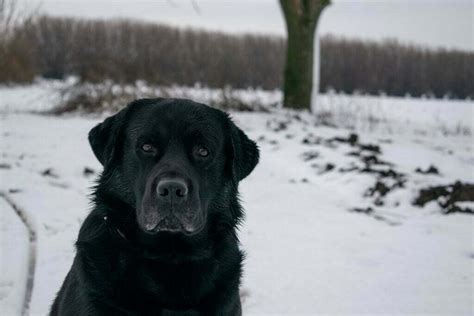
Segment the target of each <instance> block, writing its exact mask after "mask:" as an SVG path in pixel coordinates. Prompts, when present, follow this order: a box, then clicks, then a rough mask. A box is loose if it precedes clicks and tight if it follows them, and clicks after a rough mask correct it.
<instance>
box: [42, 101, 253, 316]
mask: <svg viewBox="0 0 474 316" xmlns="http://www.w3.org/2000/svg"><path fill="white" fill-rule="evenodd" d="M144 135H146V137H147V140H146V142H150V143H153V145H154V147H153V148H154V151H153V152H152V153H151V154H150V153H149V152H143V151H142V149H141V148H143V147H140V144H141V143H140V141H141V140H140V139H142V138H143V137H145V136H144ZM89 142H90V145H91V147H92V150H93V152H94V154H95V156H96V157H97V159H98V160H99V161H100V162H101V163H102V165H103V167H104V170H103V172H102V175H101V176H100V177H99V179H98V182H97V186H96V187H95V190H94V194H93V202H94V208H93V210H92V212H91V213H90V214H89V216H88V217H87V218H86V220H85V221H84V223H83V225H82V227H81V229H80V232H79V237H78V240H77V243H76V248H77V253H76V257H75V259H74V262H73V264H72V267H71V269H70V271H69V273H68V275H67V277H66V279H65V281H64V283H63V285H62V287H61V289H60V291H59V293H58V295H57V297H56V300H55V302H54V304H53V306H52V309H51V315H240V314H241V307H240V297H239V284H240V277H241V271H242V270H241V269H242V260H243V254H242V252H241V250H239V243H238V238H237V235H236V226H237V224H238V223H239V221H240V220H241V218H242V215H243V214H242V209H241V206H240V204H239V201H238V182H239V181H240V180H242V179H243V178H245V177H246V176H247V175H249V174H250V172H251V171H252V170H253V169H254V167H255V166H256V164H257V162H258V156H259V152H258V149H257V146H256V144H255V143H254V142H253V141H251V140H250V139H249V138H248V137H247V136H246V135H245V134H244V133H243V132H242V130H240V129H239V128H238V127H237V126H235V124H234V123H233V122H232V121H231V120H230V118H229V117H228V116H227V115H226V114H225V113H224V112H221V111H219V110H216V109H213V108H210V107H208V106H206V105H203V104H198V103H195V102H192V101H189V100H179V99H142V100H137V101H135V102H132V103H131V104H129V105H128V106H127V107H126V108H125V109H123V110H122V111H120V112H119V113H117V114H116V115H114V116H112V117H109V118H107V119H106V120H105V121H104V122H103V123H101V124H99V125H97V126H96V127H94V128H93V129H92V130H91V131H90V133H89ZM197 145H199V146H201V145H205V146H206V149H210V153H211V154H210V155H209V156H207V157H201V156H198V157H197V156H196V154H195V153H194V152H195V151H193V150H195V148H196V146H197ZM199 148H202V147H199ZM164 174H166V176H167V177H170V176H171V177H181V178H182V179H183V181H185V182H186V183H187V184H188V185H189V190H190V192H189V194H188V195H189V198H188V195H186V200H185V201H184V202H183V206H182V207H181V206H180V205H178V204H177V203H178V202H176V201H171V202H166V201H164V200H163V198H160V197H159V196H156V192H158V191H157V190H156V182H157V181H158V182H159V181H160V179H162V178H163V177H164V176H163V175H164ZM181 178H180V179H181ZM183 183H184V182H183ZM150 188H151V189H150ZM192 190H194V191H192ZM150 192H151V193H150ZM175 199H177V198H176V197H175ZM155 202H156V203H158V204H156V205H158V207H157V206H156V205H155ZM159 203H161V204H159ZM163 203H165V204H163ZM166 203H168V204H166ZM162 205H168V206H169V207H170V209H171V211H169V212H168V213H166V214H165V215H163V214H162V213H163V211H162ZM181 209H182V213H180V214H178V215H179V216H182V217H179V216H178V215H176V217H174V216H172V215H169V214H174V212H176V213H179V212H181ZM151 213H153V214H152V215H153V216H163V217H166V216H168V217H173V218H174V220H176V221H178V222H180V224H179V225H180V226H179V227H181V228H179V229H178V230H179V231H176V230H168V229H171V228H170V227H171V226H169V225H171V224H169V223H168V222H166V221H163V222H160V223H164V224H160V225H161V226H159V225H158V226H157V227H160V228H156V229H154V230H150V231H147V230H146V229H144V227H148V226H144V225H150V224H149V222H150V221H152V220H155V219H156V217H150V214H151ZM150 218H151V219H150ZM160 218H161V217H160ZM177 218H180V220H177ZM183 223H184V224H185V225H184V226H183ZM153 224H156V223H153ZM173 225H174V224H173ZM176 225H177V224H176ZM186 225H187V226H186ZM173 227H175V226H173ZM176 227H178V226H176ZM176 227H175V228H176ZM183 227H190V229H191V230H190V231H191V233H189V234H187V233H185V232H187V231H185V230H183Z"/></svg>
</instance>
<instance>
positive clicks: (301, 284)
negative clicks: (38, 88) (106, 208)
mask: <svg viewBox="0 0 474 316" xmlns="http://www.w3.org/2000/svg"><path fill="white" fill-rule="evenodd" d="M234 117H235V119H236V121H237V122H238V123H239V124H240V125H241V126H243V127H244V129H245V130H246V131H247V132H248V134H249V135H250V136H251V137H252V138H254V139H258V140H259V141H258V143H259V146H260V147H261V151H262V154H261V157H262V160H261V163H260V164H259V166H258V167H257V168H256V170H255V172H254V173H253V174H252V175H251V176H250V177H249V178H248V179H246V180H244V182H243V183H242V185H241V191H242V200H243V202H244V206H245V208H246V214H247V215H246V219H245V221H244V224H243V225H242V227H241V231H240V236H241V241H242V247H243V248H244V249H245V250H246V252H247V259H246V264H245V275H244V282H243V293H244V297H243V299H244V304H243V309H244V314H245V315H297V314H299V315H313V314H319V313H325V314H382V313H383V314H415V313H424V314H431V313H437V314H443V315H455V314H459V315H470V314H472V312H473V286H472V284H473V274H472V269H473V259H474V249H473V248H474V247H473V218H472V216H468V215H461V214H453V215H449V216H446V215H441V214H440V212H439V210H438V208H437V205H436V204H434V203H432V204H429V205H427V206H426V207H425V208H423V209H421V208H417V207H414V206H412V205H411V200H412V199H413V197H414V195H415V194H416V190H417V189H418V188H420V187H424V186H426V185H435V184H446V183H451V182H452V181H454V180H458V179H459V180H463V181H470V182H472V181H473V180H474V174H473V166H474V158H473V151H472V149H473V145H472V139H470V138H462V137H460V138H433V137H430V136H422V135H421V136H420V135H418V136H410V135H408V136H397V135H388V136H387V135H385V136H378V135H371V134H366V135H360V137H361V138H362V140H363V141H364V142H367V143H377V144H379V145H380V147H381V150H382V154H381V157H383V159H385V160H387V161H390V162H392V163H394V164H396V167H397V170H399V171H400V172H403V173H405V174H407V175H409V181H408V182H407V184H406V187H405V188H403V189H398V190H394V191H393V192H391V193H390V194H389V195H388V196H387V197H386V199H385V204H384V205H383V206H380V207H377V210H376V212H375V214H376V215H378V216H381V217H383V218H384V219H385V220H377V219H376V218H375V217H374V216H367V215H366V214H360V213H355V212H350V211H349V210H350V209H351V208H353V207H364V206H367V205H371V203H372V199H371V198H367V197H364V192H365V191H366V190H367V188H368V187H369V186H371V185H373V182H374V177H373V176H372V175H369V174H358V173H351V172H347V173H341V172H339V171H337V170H338V169H339V168H342V167H348V166H350V165H351V164H357V163H358V158H356V157H352V156H350V155H348V153H349V152H350V151H351V150H353V149H352V148H351V147H350V146H349V145H346V144H336V145H331V146H332V147H331V146H329V145H325V144H324V143H323V144H311V143H309V144H308V143H306V144H305V143H304V142H303V141H302V140H303V139H304V138H308V137H310V136H309V135H317V136H319V137H323V138H324V139H329V138H332V137H335V136H343V137H346V136H347V135H348V133H349V132H348V131H346V130H340V129H333V128H325V127H316V126H314V125H312V124H311V122H309V123H307V122H306V123H305V122H304V120H306V119H308V118H307V117H306V116H304V117H303V120H301V121H300V120H297V119H294V120H291V122H289V123H287V125H288V126H287V127H285V128H284V129H283V130H280V131H274V130H273V128H272V126H273V125H272V124H273V123H274V120H275V119H277V120H285V119H286V116H285V115H284V114H248V113H236V114H234ZM99 120H100V119H91V118H78V117H64V118H54V117H48V116H40V115H32V114H18V113H17V114H6V113H4V114H2V115H1V116H0V127H1V130H0V135H1V137H2V139H1V144H0V146H1V147H0V149H1V157H0V165H2V166H3V167H2V168H0V179H1V180H0V191H3V192H11V193H9V197H10V198H11V200H12V202H13V203H14V204H15V205H17V206H18V207H19V208H20V209H21V210H24V211H25V214H26V217H27V218H28V219H29V220H30V221H31V225H32V227H34V229H35V230H36V233H37V256H36V267H35V279H34V288H33V293H32V297H31V306H30V315H45V314H47V312H48V310H49V307H50V305H51V302H52V300H53V299H54V295H55V293H56V292H57V291H58V289H59V286H60V284H61V282H62V281H63V279H64V277H65V275H66V273H67V271H68V269H69V267H70V265H71V263H72V258H73V256H74V246H73V244H74V240H75V238H76V236H77V232H78V229H79V227H80V224H81V223H82V220H83V219H84V218H85V216H86V215H87V213H88V211H89V209H90V205H89V200H88V196H87V195H88V193H89V192H90V190H89V187H90V186H91V185H92V184H93V179H94V177H95V176H94V175H90V174H89V173H87V172H84V169H85V167H87V168H91V169H93V170H95V171H99V170H100V166H99V164H98V162H96V161H95V158H94V157H93V154H92V152H91V151H90V149H89V146H88V143H87V132H88V131H89V129H90V128H91V127H92V126H94V125H95V124H96V123H97V122H98V121H99ZM268 122H273V123H268ZM388 138H389V141H387V139H388ZM308 152H312V153H315V152H317V154H314V155H313V156H314V157H313V156H311V157H313V158H311V159H309V160H305V159H307V157H308V154H307V153H308ZM305 157H306V158H305ZM328 163H332V164H334V165H335V168H334V169H333V170H330V171H324V170H325V169H324V167H325V166H326V165H327V164H328ZM430 164H435V165H436V166H437V167H438V168H439V169H440V172H441V175H421V174H416V173H414V169H415V168H416V167H421V168H426V167H427V166H428V165H430ZM0 200H1V199H0ZM0 203H2V204H1V208H2V211H1V212H2V213H1V217H0V218H1V225H2V226H1V244H2V259H1V263H2V266H1V271H2V274H1V278H0V311H1V314H2V315H18V314H19V313H20V312H19V311H20V310H21V308H22V307H21V308H20V307H18V302H19V300H20V301H21V300H22V298H23V297H24V295H23V296H21V295H20V297H21V299H19V298H18V294H14V293H24V291H25V288H26V278H25V276H26V275H27V272H25V271H27V270H28V266H27V262H28V259H27V257H28V235H27V231H25V228H24V227H23V226H21V225H20V224H21V222H18V218H15V217H12V213H13V214H14V212H13V211H12V210H10V207H9V205H7V204H5V201H0ZM4 210H6V211H7V212H5V211H4ZM8 211H9V212H8ZM5 214H10V215H6V216H5ZM7 217H8V218H7ZM391 223H392V224H391ZM393 223H395V224H393ZM22 227H23V228H22ZM13 236H14V237H13ZM5 251H9V252H8V259H5V257H6V255H4V253H7V252H5ZM21 275H23V281H21V280H22V279H21V278H22V277H21ZM22 291H23V292H22ZM12 306H15V307H14V308H13V307H12ZM7 308H8V309H7ZM19 308H20V309H19ZM4 311H6V312H4Z"/></svg>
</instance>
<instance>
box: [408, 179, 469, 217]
mask: <svg viewBox="0 0 474 316" xmlns="http://www.w3.org/2000/svg"><path fill="white" fill-rule="evenodd" d="M431 201H437V202H438V205H439V206H440V207H441V208H442V210H443V213H445V214H450V213H467V214H474V209H473V208H471V207H462V206H460V205H459V204H457V202H474V184H472V183H462V182H460V181H457V182H455V183H454V184H450V185H444V186H434V187H429V188H426V189H421V190H420V192H419V194H418V197H417V198H416V199H415V201H414V202H413V204H414V205H417V206H421V207H423V206H424V205H425V204H426V203H428V202H431Z"/></svg>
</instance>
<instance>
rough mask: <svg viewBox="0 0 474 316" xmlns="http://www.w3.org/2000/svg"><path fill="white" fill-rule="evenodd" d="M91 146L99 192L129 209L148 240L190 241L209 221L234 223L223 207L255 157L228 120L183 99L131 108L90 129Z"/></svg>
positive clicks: (249, 144)
mask: <svg viewBox="0 0 474 316" xmlns="http://www.w3.org/2000/svg"><path fill="white" fill-rule="evenodd" d="M89 142H90V144H91V147H92V150H93V152H94V154H95V156H96V157H97V159H98V160H99V161H100V162H101V164H102V165H103V167H104V171H103V173H102V177H101V181H100V184H101V186H102V189H103V190H106V191H107V193H108V194H109V195H112V196H113V197H114V199H119V200H121V201H122V202H123V203H126V204H127V205H129V206H130V207H131V209H134V210H135V216H136V223H137V224H138V226H139V227H140V229H141V231H143V232H145V233H146V234H149V235H157V234H160V233H162V234H180V235H186V236H192V235H196V234H199V233H200V232H201V231H203V229H204V228H205V227H206V225H207V224H208V222H209V220H210V218H211V217H212V216H221V217H227V218H231V219H232V220H233V221H235V222H237V221H238V217H239V216H240V214H236V213H235V210H234V211H233V210H232V209H231V207H230V205H226V204H229V203H231V202H232V201H230V199H231V198H232V196H234V199H236V194H237V191H236V189H237V183H238V182H239V181H240V180H242V179H243V178H245V177H246V176H247V175H249V174H250V172H251V171H252V170H253V169H254V167H255V166H256V164H257V162H258V157H259V152H258V148H257V146H256V144H255V143H254V142H253V141H252V140H250V139H249V138H248V137H247V136H246V135H245V134H244V132H243V131H242V130H240V129H239V128H238V127H237V126H236V125H235V124H234V123H233V122H232V121H231V120H230V118H229V117H228V116H227V114H225V113H224V112H222V111H219V110H217V109H213V108H211V107H208V106H206V105H204V104H199V103H195V102H193V101H190V100H181V99H143V100H137V101H135V102H132V103H131V104H129V105H128V106H127V107H126V108H125V109H123V110H122V111H120V112H119V113H117V114H115V115H114V116H111V117H109V118H107V119H106V120H105V121H104V122H102V123H101V124H99V125H97V126H96V127H94V128H93V129H92V130H91V131H90V133H89ZM219 212H220V213H226V214H216V213H219Z"/></svg>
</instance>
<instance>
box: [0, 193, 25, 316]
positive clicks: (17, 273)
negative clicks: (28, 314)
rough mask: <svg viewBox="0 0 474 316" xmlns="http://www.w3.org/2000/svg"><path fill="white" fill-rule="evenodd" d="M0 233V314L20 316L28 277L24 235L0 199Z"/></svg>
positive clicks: (13, 212)
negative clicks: (0, 275)
mask: <svg viewBox="0 0 474 316" xmlns="http://www.w3.org/2000/svg"><path fill="white" fill-rule="evenodd" d="M0 231H1V238H0V258H2V259H1V260H0V271H1V272H2V277H1V278H0V304H1V307H2V308H1V311H2V313H3V314H4V315H20V314H21V312H22V311H23V301H24V299H25V295H26V278H27V276H28V266H27V265H28V243H29V242H28V231H27V229H26V227H25V226H24V225H23V223H22V222H21V220H20V218H19V217H18V216H17V215H16V213H15V210H14V209H13V208H12V207H11V206H10V205H9V204H8V203H7V202H6V201H5V200H4V199H0Z"/></svg>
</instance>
